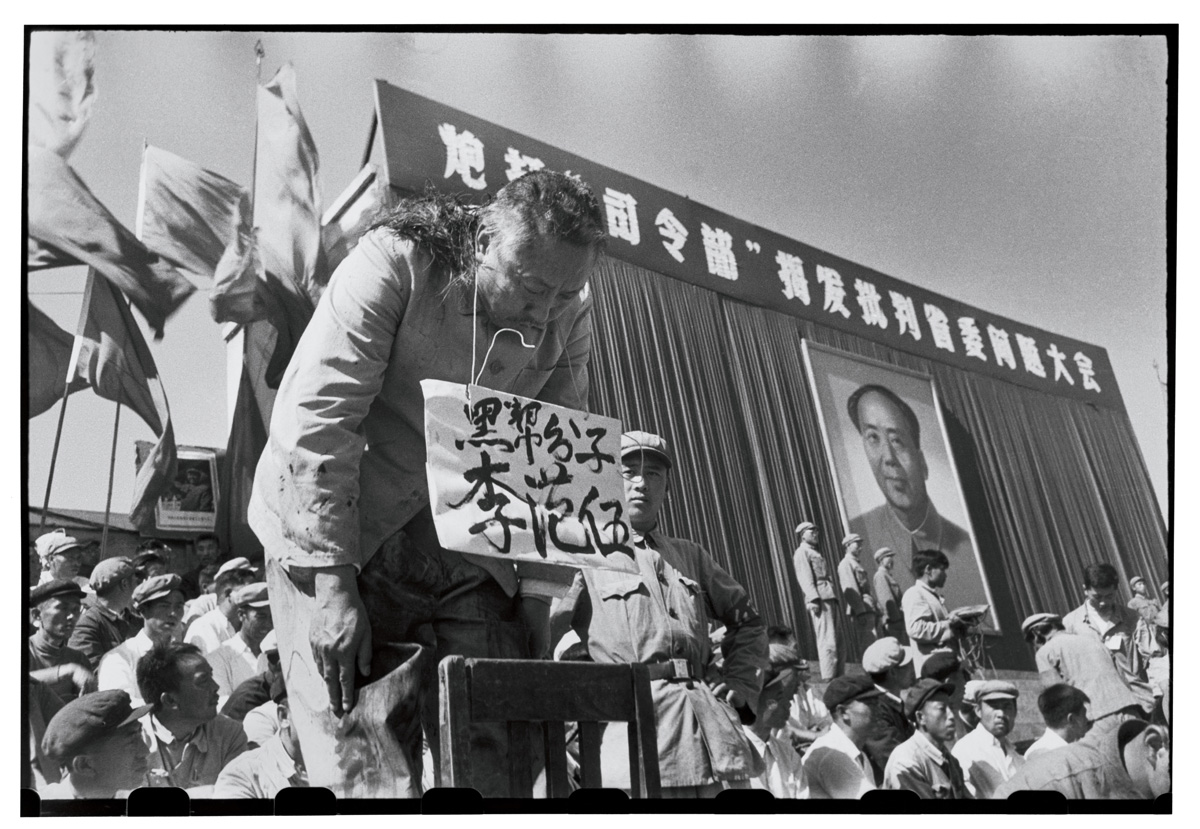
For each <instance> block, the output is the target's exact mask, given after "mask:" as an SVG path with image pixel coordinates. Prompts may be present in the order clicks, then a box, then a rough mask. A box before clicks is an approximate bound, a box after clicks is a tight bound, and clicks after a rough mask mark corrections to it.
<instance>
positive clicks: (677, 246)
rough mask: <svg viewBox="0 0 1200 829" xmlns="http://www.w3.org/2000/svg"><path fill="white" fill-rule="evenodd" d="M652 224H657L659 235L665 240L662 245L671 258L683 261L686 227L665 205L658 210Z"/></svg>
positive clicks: (686, 234)
mask: <svg viewBox="0 0 1200 829" xmlns="http://www.w3.org/2000/svg"><path fill="white" fill-rule="evenodd" d="M654 224H655V225H657V226H658V233H659V235H660V236H662V237H663V239H665V240H666V241H664V242H663V243H662V246H663V247H664V248H666V249H667V253H669V254H671V258H672V259H674V260H675V261H676V262H683V245H684V243H685V242H687V237H688V230H687V228H686V227H684V226H683V223H682V222H681V221H679V219H676V218H675V214H674V213H672V212H671V211H670V210H669V209H668V208H666V207H664V208H663V209H662V210H660V211H658V215H657V216H656V217H655V218H654Z"/></svg>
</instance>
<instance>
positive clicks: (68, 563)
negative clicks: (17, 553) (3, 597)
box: [35, 528, 92, 594]
mask: <svg viewBox="0 0 1200 829" xmlns="http://www.w3.org/2000/svg"><path fill="white" fill-rule="evenodd" d="M35 546H36V547H37V553H38V559H39V560H40V561H41V563H42V574H41V576H40V578H39V579H38V584H45V583H46V582H48V581H54V580H56V579H57V580H60V581H70V582H74V583H75V584H76V585H77V586H78V587H79V589H80V590H82V591H83V592H84V593H85V594H89V593H91V592H92V588H91V587H90V586H89V585H88V580H87V579H85V578H84V577H83V576H81V575H79V570H80V568H81V567H83V551H84V549H86V548H87V547H88V546H90V544H89V543H85V542H82V541H79V540H78V539H76V538H74V537H73V536H69V535H67V531H66V530H64V529H62V528H59V529H57V530H52V531H50V532H48V533H43V534H42V535H39V536H38V538H37V541H36V542H35Z"/></svg>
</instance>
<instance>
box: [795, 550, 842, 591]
mask: <svg viewBox="0 0 1200 829" xmlns="http://www.w3.org/2000/svg"><path fill="white" fill-rule="evenodd" d="M792 565H793V566H794V567H795V568H796V581H798V582H799V583H800V591H801V592H802V593H803V594H804V601H805V602H808V603H809V604H815V603H816V602H818V601H837V591H836V590H835V589H834V587H833V581H832V579H830V577H829V565H828V564H827V563H826V561H825V557H824V556H823V555H821V551H820V550H818V549H817V548H816V547H812V546H810V545H809V544H807V543H805V542H803V541H802V542H800V546H799V547H797V548H796V552H795V553H793V554H792Z"/></svg>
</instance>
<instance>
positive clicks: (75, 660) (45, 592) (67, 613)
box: [28, 579, 96, 701]
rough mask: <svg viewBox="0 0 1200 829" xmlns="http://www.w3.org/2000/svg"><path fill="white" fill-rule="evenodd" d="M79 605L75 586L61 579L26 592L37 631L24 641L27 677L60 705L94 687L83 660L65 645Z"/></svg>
mask: <svg viewBox="0 0 1200 829" xmlns="http://www.w3.org/2000/svg"><path fill="white" fill-rule="evenodd" d="M82 601H83V591H82V590H80V589H79V586H78V585H77V584H75V582H73V581H65V580H63V579H54V580H53V581H48V582H44V583H43V584H39V585H38V586H37V587H35V588H33V589H32V590H30V591H29V607H30V614H31V617H32V620H33V624H34V625H35V626H36V627H37V630H36V631H34V634H33V635H32V636H30V637H29V639H28V644H29V673H30V676H32V677H33V679H34V680H35V681H37V682H40V683H41V684H43V685H45V686H47V687H48V688H49V689H50V690H51V691H53V692H54V693H55V694H57V695H58V696H59V697H60V698H61V699H62V700H64V701H66V700H69V699H74V698H75V697H76V696H78V695H79V694H82V693H85V692H86V691H90V690H91V689H92V688H94V687H95V685H96V680H95V677H94V676H93V675H92V669H91V664H90V663H89V662H88V658H87V656H86V655H84V654H82V653H80V652H79V651H77V650H75V649H74V648H72V647H70V646H69V645H68V644H67V641H68V640H69V639H70V637H71V631H72V630H74V628H75V622H76V621H77V620H78V619H79V612H80V610H79V609H80V603H81V602H82Z"/></svg>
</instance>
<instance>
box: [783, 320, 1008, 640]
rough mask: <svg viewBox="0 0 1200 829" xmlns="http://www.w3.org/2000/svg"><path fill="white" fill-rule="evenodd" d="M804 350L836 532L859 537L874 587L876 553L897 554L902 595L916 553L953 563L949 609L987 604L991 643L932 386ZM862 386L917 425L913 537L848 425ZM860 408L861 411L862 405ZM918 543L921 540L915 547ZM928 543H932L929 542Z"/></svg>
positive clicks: (829, 352) (994, 628)
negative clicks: (920, 506) (920, 503)
mask: <svg viewBox="0 0 1200 829" xmlns="http://www.w3.org/2000/svg"><path fill="white" fill-rule="evenodd" d="M801 345H802V352H803V354H804V364H805V371H806V374H807V376H808V382H809V389H810V391H811V392H812V395H813V402H814V403H815V405H816V409H817V421H818V424H819V425H820V429H821V438H822V442H823V444H824V448H825V456H826V460H827V462H828V463H829V468H830V472H831V476H832V478H833V485H834V490H835V493H836V495H837V499H836V500H837V504H838V510H839V515H840V518H841V522H842V526H841V531H842V533H851V532H855V533H858V534H859V535H861V536H862V538H863V551H862V554H861V556H860V560H861V561H862V565H863V568H864V569H865V570H866V571H867V574H868V578H869V579H872V578H873V577H874V573H875V571H876V569H877V567H876V564H875V560H874V558H873V554H874V552H875V550H877V549H879V548H880V547H884V546H887V547H891V548H892V549H893V551H894V552H895V553H896V564H895V566H894V568H893V571H892V575H893V577H894V578H895V579H896V581H897V582H898V583H899V585H900V588H901V590H906V589H907V588H908V587H910V586H911V585H912V584H913V583H914V578H913V575H912V572H911V554H912V549H913V547H914V546H916V547H918V548H919V547H927V548H936V549H940V550H942V552H944V553H945V554H946V556H947V558H949V559H950V570H949V574H948V579H947V583H946V586H945V588H944V599H945V602H946V606H947V608H948V609H951V610H953V609H955V608H958V607H970V606H975V605H983V604H986V605H987V606H988V607H989V609H990V610H989V612H988V613H987V614H985V615H984V617H983V622H982V624H981V626H980V630H981V632H983V633H985V634H988V635H994V636H999V635H1001V634H1002V630H1001V628H1000V623H999V620H998V619H997V618H996V603H995V600H994V595H993V591H992V587H991V584H990V582H989V580H988V575H987V570H986V569H985V567H984V564H983V558H982V556H981V554H980V550H979V543H978V540H977V537H976V534H975V530H974V527H973V525H972V523H971V518H970V514H969V513H968V510H967V500H966V497H965V493H964V492H963V486H962V479H961V478H960V477H959V474H958V467H957V464H956V463H955V460H954V453H953V451H952V450H951V446H950V441H949V437H948V434H947V431H946V424H945V421H944V418H943V415H942V406H941V399H940V397H939V394H938V388H937V383H936V381H935V380H934V378H933V377H932V376H931V375H930V374H928V373H925V372H921V371H916V370H913V369H908V368H904V367H902V366H896V365H891V364H888V363H884V362H880V361H878V360H874V359H871V358H869V357H863V356H861V355H858V354H853V353H851V352H847V351H843V350H841V349H838V348H833V347H829V346H825V345H820V344H816V343H812V342H809V341H808V340H804V341H803V342H802V344H801ZM866 385H877V386H883V387H884V388H886V389H888V390H889V391H891V392H892V393H893V394H894V395H896V396H897V397H899V398H900V399H901V400H902V401H903V402H904V403H905V404H906V405H907V406H908V407H909V410H910V411H911V412H912V414H913V416H914V417H915V418H916V420H917V423H918V430H919V438H917V443H918V445H917V447H916V450H917V452H916V453H915V454H919V455H920V458H921V460H920V463H921V465H922V466H923V467H924V469H925V472H926V474H925V475H924V478H923V479H922V480H921V486H920V487H919V489H920V491H922V492H923V493H924V501H925V511H924V512H923V514H922V515H923V518H922V521H921V523H920V524H919V525H918V526H917V527H916V528H915V529H911V530H910V529H909V528H908V527H907V526H906V525H905V524H904V523H903V521H901V520H900V518H899V517H898V516H899V513H898V512H897V511H896V510H895V509H893V508H892V506H891V504H890V503H889V497H888V495H886V494H885V492H884V483H883V482H882V480H881V477H880V476H881V475H882V474H883V473H882V472H880V471H879V467H877V465H876V464H875V463H873V462H872V460H871V459H870V457H869V454H868V452H867V450H866V448H865V442H864V440H863V438H862V436H861V435H860V433H859V431H858V429H856V427H855V426H854V423H853V421H852V420H851V418H850V411H849V408H848V403H849V400H850V397H851V396H852V395H853V393H854V391H856V390H858V389H860V388H861V387H862V386H866ZM876 397H877V398H879V397H882V396H881V395H876ZM859 405H860V406H861V405H862V401H861V400H860V401H859ZM885 405H886V406H888V407H890V408H891V410H892V411H894V412H895V413H896V414H897V415H900V410H899V408H898V407H896V406H895V405H894V404H892V403H890V401H889V402H888V403H886V404H885ZM881 463H882V462H881ZM890 468H895V469H897V470H898V469H899V468H900V467H899V466H898V465H897V462H895V461H893V462H891V467H890ZM901 474H903V473H901ZM917 477H919V476H917V475H915V474H911V470H910V474H907V475H905V476H904V479H905V481H906V483H905V487H906V489H908V488H913V489H916V487H913V484H912V481H913V480H914V479H915V478H917ZM892 497H893V498H894V497H895V496H894V495H893V496H892ZM931 519H932V521H931ZM926 532H927V534H925V535H918V534H921V533H926ZM829 535H830V536H831V537H832V536H833V535H834V534H833V533H829ZM922 538H924V539H926V540H925V541H920V540H919V539H922ZM930 538H934V539H937V540H936V541H930V540H928V539H930ZM840 541H841V534H838V536H837V537H836V538H831V544H833V545H835V546H837V547H838V548H839V555H840Z"/></svg>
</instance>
